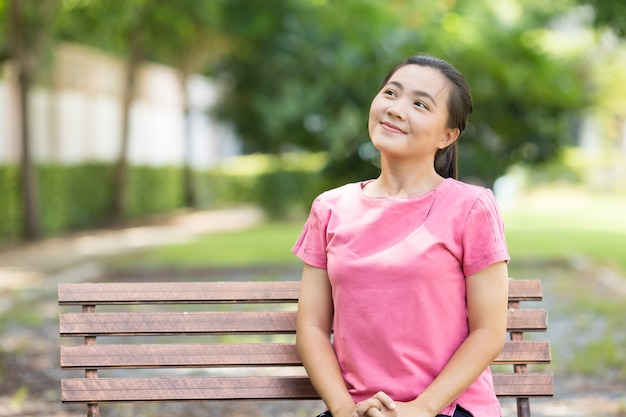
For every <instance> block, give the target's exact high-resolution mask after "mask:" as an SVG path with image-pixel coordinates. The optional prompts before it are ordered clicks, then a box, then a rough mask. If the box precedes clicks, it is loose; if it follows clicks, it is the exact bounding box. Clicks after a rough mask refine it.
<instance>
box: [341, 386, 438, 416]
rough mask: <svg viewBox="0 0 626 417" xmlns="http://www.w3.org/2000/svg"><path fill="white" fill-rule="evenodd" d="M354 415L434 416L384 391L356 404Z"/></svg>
mask: <svg viewBox="0 0 626 417" xmlns="http://www.w3.org/2000/svg"><path fill="white" fill-rule="evenodd" d="M353 417H432V416H431V415H430V414H428V413H426V412H424V411H419V410H417V409H416V408H415V407H412V406H411V404H409V403H406V402H395V401H394V400H392V399H391V397H389V395H387V394H385V393H384V392H382V391H379V392H377V393H376V394H374V395H373V396H372V397H370V398H368V399H367V400H364V401H361V402H359V403H357V404H356V410H355V412H354V416H353Z"/></svg>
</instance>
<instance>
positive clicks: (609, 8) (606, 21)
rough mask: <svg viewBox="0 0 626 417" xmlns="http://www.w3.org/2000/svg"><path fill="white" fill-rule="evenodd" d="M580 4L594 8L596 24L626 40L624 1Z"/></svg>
mask: <svg viewBox="0 0 626 417" xmlns="http://www.w3.org/2000/svg"><path fill="white" fill-rule="evenodd" d="M580 2H581V3H582V4H590V5H591V6H593V8H594V11H595V18H594V22H595V24H596V25H597V26H599V27H602V26H608V27H610V28H612V29H613V30H614V31H615V33H616V34H617V35H618V36H619V37H621V38H625V39H626V2H624V1H623V0H580Z"/></svg>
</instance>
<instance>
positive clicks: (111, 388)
mask: <svg viewBox="0 0 626 417" xmlns="http://www.w3.org/2000/svg"><path fill="white" fill-rule="evenodd" d="M493 378H494V384H495V386H496V395H498V396H499V397H517V396H519V395H524V396H526V397H536V396H546V395H553V394H554V390H553V380H552V375H550V374H532V375H517V374H494V376H493ZM61 393H62V395H61V400H62V401H63V402H120V401H121V402H125V401H200V400H204V401H208V400H238V399H255V400H264V399H274V400H279V399H283V400H286V399H291V400H293V399H319V395H318V394H317V392H316V391H315V389H314V388H313V386H312V385H311V383H310V381H309V379H308V378H307V377H306V376H288V377H285V376H270V377H206V378H202V377H187V378H185V377H183V378H100V379H86V378H77V379H62V380H61Z"/></svg>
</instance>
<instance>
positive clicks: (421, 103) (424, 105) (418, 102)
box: [414, 101, 428, 109]
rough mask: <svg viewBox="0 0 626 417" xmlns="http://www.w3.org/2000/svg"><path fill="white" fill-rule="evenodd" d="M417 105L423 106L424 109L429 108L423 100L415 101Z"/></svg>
mask: <svg viewBox="0 0 626 417" xmlns="http://www.w3.org/2000/svg"><path fill="white" fill-rule="evenodd" d="M414 104H415V105H416V106H417V107H421V108H423V109H428V106H427V105H426V104H425V103H424V102H423V101H416V102H415V103H414Z"/></svg>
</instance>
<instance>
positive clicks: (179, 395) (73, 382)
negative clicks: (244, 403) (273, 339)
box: [61, 376, 319, 402]
mask: <svg viewBox="0 0 626 417" xmlns="http://www.w3.org/2000/svg"><path fill="white" fill-rule="evenodd" d="M318 398H319V395H318V394H317V392H316V391H315V389H314V388H313V386H312V385H311V382H310V381H309V379H308V378H307V377H306V376H292V377H284V376H271V377H243V378H238V377H230V378H225V377H218V378H213V377H209V378H201V377H195V378H101V379H93V380H92V379H86V378H85V379H62V380H61V400H62V401H63V402H120V401H121V402H126V401H200V400H204V401H208V400H241V399H248V400H267V399H273V400H282V399H285V400H286V399H289V400H298V399H318Z"/></svg>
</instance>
